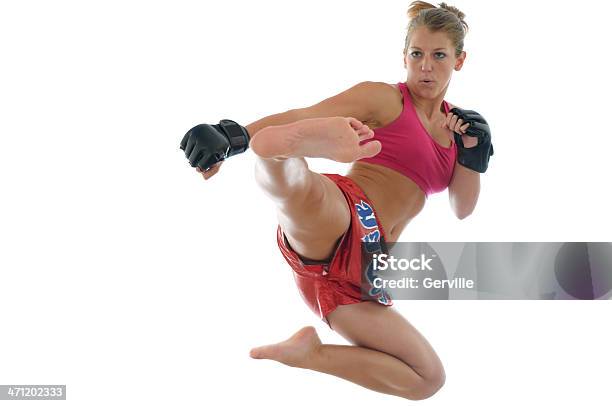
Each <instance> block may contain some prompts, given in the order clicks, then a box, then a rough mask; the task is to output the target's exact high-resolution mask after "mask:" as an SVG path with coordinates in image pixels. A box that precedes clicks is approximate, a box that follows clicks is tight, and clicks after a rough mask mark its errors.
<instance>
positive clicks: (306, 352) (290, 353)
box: [250, 326, 321, 368]
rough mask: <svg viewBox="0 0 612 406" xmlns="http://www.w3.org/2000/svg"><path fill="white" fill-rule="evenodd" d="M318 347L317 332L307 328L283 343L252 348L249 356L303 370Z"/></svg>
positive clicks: (312, 328)
mask: <svg viewBox="0 0 612 406" xmlns="http://www.w3.org/2000/svg"><path fill="white" fill-rule="evenodd" d="M320 346H321V339H320V338H319V336H318V334H317V331H316V330H315V328H314V327H312V326H308V327H304V328H302V329H301V330H299V331H298V332H297V333H295V334H294V335H292V336H291V337H290V338H289V339H287V340H285V341H282V342H280V343H277V344H270V345H264V346H261V347H256V348H253V349H252V350H251V353H250V356H251V358H255V359H272V360H274V361H278V362H282V363H283V364H285V365H289V366H291V367H298V368H304V367H305V366H306V365H307V364H308V361H309V359H310V358H311V357H313V356H315V355H316V353H317V351H318V349H319V347H320Z"/></svg>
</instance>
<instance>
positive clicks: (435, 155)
mask: <svg viewBox="0 0 612 406" xmlns="http://www.w3.org/2000/svg"><path fill="white" fill-rule="evenodd" d="M398 85H399V88H400V90H401V92H402V96H403V104H404V108H403V109H402V114H400V116H399V117H398V118H396V119H395V120H394V121H393V122H391V123H390V124H389V125H386V126H385V127H380V128H377V129H375V130H374V138H373V139H374V140H379V141H380V142H381V143H382V150H381V151H380V152H379V153H378V154H377V155H376V156H374V157H372V158H363V159H360V160H359V161H363V162H368V163H373V164H379V165H382V166H385V167H387V168H391V169H393V170H396V171H397V172H399V173H401V174H403V175H405V176H407V177H408V178H410V179H412V180H413V181H414V183H416V184H417V185H418V186H419V187H420V188H421V189H422V190H423V192H424V193H425V196H426V197H427V196H429V195H430V194H432V193H438V192H441V191H443V190H444V189H446V188H447V187H448V184H449V183H450V181H451V177H452V176H453V170H454V168H455V161H456V160H457V145H456V144H455V142H454V141H451V145H450V146H449V147H443V146H442V145H440V144H438V142H437V141H436V140H435V139H434V138H433V137H432V136H431V135H429V134H428V133H427V131H426V130H425V127H424V126H423V124H422V123H421V120H420V119H419V116H418V115H417V113H416V110H415V108H414V105H413V104H412V99H411V98H410V94H409V91H408V86H406V84H405V83H403V82H400V83H398ZM443 104H444V111H445V112H446V113H448V111H449V106H448V103H447V102H446V101H443Z"/></svg>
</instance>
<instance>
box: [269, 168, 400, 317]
mask: <svg viewBox="0 0 612 406" xmlns="http://www.w3.org/2000/svg"><path fill="white" fill-rule="evenodd" d="M322 175H325V176H327V177H328V178H329V179H331V180H332V181H334V183H336V185H337V186H338V188H340V190H341V191H342V193H343V194H344V197H345V198H346V201H347V202H348V204H349V207H350V210H351V223H350V225H349V228H348V230H347V231H346V233H344V235H343V236H342V238H341V240H340V243H339V244H338V246H337V248H336V251H335V253H334V256H333V257H332V259H331V260H330V261H329V262H328V263H325V262H320V263H315V264H309V263H304V261H303V260H302V259H301V258H300V256H299V255H298V254H297V253H296V252H295V251H294V250H293V249H292V248H291V246H290V245H289V242H288V241H287V239H286V238H285V234H284V233H283V231H282V230H281V227H280V225H279V226H278V229H277V236H276V237H277V238H276V239H277V242H278V247H279V248H280V250H281V253H282V254H283V257H284V258H285V260H286V261H287V263H288V264H289V265H290V266H291V268H292V269H293V276H294V278H295V281H296V283H297V286H298V289H299V291H300V294H301V295H302V298H303V299H304V301H305V302H306V304H308V306H309V307H310V309H311V310H312V311H313V312H315V314H317V315H318V316H319V317H320V318H321V319H322V320H323V321H325V322H326V323H327V324H328V325H329V322H328V321H327V315H328V314H329V313H331V312H332V311H333V310H334V309H336V307H338V306H339V305H346V304H353V303H360V302H364V301H377V302H379V303H381V304H383V305H386V306H391V305H392V304H393V301H392V300H391V298H390V297H389V296H388V294H387V293H386V292H385V291H384V290H381V289H375V288H374V287H373V286H372V278H371V272H368V265H369V270H370V271H371V269H372V268H371V261H372V253H376V252H385V253H388V251H387V247H386V245H385V233H384V231H383V229H382V226H381V225H380V224H379V223H378V221H377V219H376V212H375V211H374V206H373V205H372V204H370V203H369V201H368V198H367V197H366V195H365V193H364V192H363V190H361V188H360V187H359V186H358V185H357V184H356V183H355V182H353V181H352V180H351V179H350V178H347V177H346V176H342V175H338V174H330V173H323V174H322ZM330 327H331V326H330Z"/></svg>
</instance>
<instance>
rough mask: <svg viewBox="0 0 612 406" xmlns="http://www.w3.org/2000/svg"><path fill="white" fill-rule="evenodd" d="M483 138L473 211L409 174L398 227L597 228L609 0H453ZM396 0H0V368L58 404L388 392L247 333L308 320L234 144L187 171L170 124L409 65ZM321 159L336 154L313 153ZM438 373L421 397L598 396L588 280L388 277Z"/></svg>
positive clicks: (179, 129)
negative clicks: (258, 350) (557, 289)
mask: <svg viewBox="0 0 612 406" xmlns="http://www.w3.org/2000/svg"><path fill="white" fill-rule="evenodd" d="M451 4H452V5H455V6H457V7H459V8H460V9H461V10H462V11H463V12H465V13H466V15H467V17H466V21H467V22H468V24H469V25H470V27H471V30H470V32H469V33H468V36H467V38H466V43H465V50H466V52H467V54H468V57H467V60H466V63H465V66H464V69H463V70H462V71H460V72H456V73H455V75H454V76H453V79H452V81H451V85H450V88H449V91H448V93H447V95H446V97H445V98H446V100H448V101H449V102H451V103H454V104H457V105H460V106H462V107H465V108H471V109H475V110H477V111H479V112H481V113H482V114H483V115H484V116H485V117H486V118H487V120H488V121H489V123H490V124H491V128H492V132H493V140H494V145H495V155H494V156H493V158H492V159H491V164H490V169H489V171H488V172H487V173H486V175H484V176H483V177H482V194H481V198H480V201H479V204H478V207H477V208H476V211H475V212H474V214H473V215H472V216H470V217H468V218H467V219H465V220H462V221H460V220H458V219H456V218H455V217H454V216H453V214H452V211H451V209H450V206H449V204H448V195H447V193H446V192H444V193H441V194H439V195H434V196H432V197H431V198H430V199H429V201H428V205H427V206H426V208H425V210H424V211H423V212H422V213H421V214H420V215H419V216H418V217H417V218H416V219H415V220H414V222H413V223H411V224H410V225H409V226H408V227H407V229H406V230H405V232H404V233H403V235H402V237H401V239H402V240H405V241H610V229H611V227H610V226H611V225H612V216H610V212H609V207H610V197H609V175H610V161H611V158H610V156H611V155H610V153H611V147H612V142H611V141H610V129H609V123H608V118H609V114H607V110H608V107H607V102H608V95H609V94H610V90H611V89H610V84H609V76H608V72H609V69H610V46H609V40H607V39H605V38H610V34H611V33H610V23H609V17H610V12H611V11H612V9H611V8H610V6H609V3H607V2H604V1H595V2H590V3H588V4H585V6H584V7H582V6H579V5H576V4H575V3H571V2H551V1H548V2H531V1H513V2H506V3H503V4H501V3H500V4H497V3H496V4H491V3H484V2H475V1H468V0H463V1H461V2H452V3H451ZM408 5H409V2H408V1H406V2H401V1H394V2H391V1H386V2H373V1H355V0H352V1H329V0H328V1H313V0H311V1H308V2H287V1H285V2H282V1H257V2H249V1H224V2H220V1H218V2H214V3H213V2H202V1H193V2H185V1H181V2H179V1H173V2H127V1H105V2H79V1H70V2H69V1H55V2H45V1H20V2H12V3H11V4H10V5H9V4H8V2H3V3H2V5H1V6H0V38H2V40H1V41H0V51H1V54H0V55H1V56H0V58H1V63H0V73H1V75H0V137H1V145H0V188H1V189H0V205H1V211H0V216H1V217H0V220H1V222H0V233H1V234H0V237H1V245H0V384H66V385H68V399H69V400H68V403H70V404H75V405H77V404H78V405H84V404H92V405H98V404H100V405H102V404H111V403H112V404H124V403H125V404H127V403H130V404H145V403H146V404H170V403H171V404H180V405H196V404H198V405H199V404H212V403H213V401H216V402H217V403H221V404H225V403H230V402H231V403H234V402H250V403H254V404H272V405H276V404H289V403H291V404H296V405H311V404H313V403H318V404H320V403H324V404H327V403H329V404H333V403H335V402H337V404H345V403H350V404H352V405H361V404H363V405H365V404H373V403H376V404H378V405H380V404H405V402H406V400H404V399H400V398H394V397H390V396H386V395H381V394H378V393H375V392H371V391H368V390H366V389H362V388H361V387H358V386H356V385H354V384H352V383H350V382H346V381H342V380H340V379H338V378H335V377H332V376H328V375H322V374H318V373H315V372H311V371H306V370H298V369H292V368H289V367H286V366H284V365H281V364H277V363H274V362H272V361H256V360H251V359H250V358H249V357H248V351H249V349H250V348H251V347H252V346H256V345H260V344H265V343H270V342H275V341H279V340H281V339H284V338H286V337H288V336H289V335H291V334H292V333H293V332H294V331H295V330H297V329H298V328H300V327H302V326H304V325H308V324H312V325H315V326H317V329H318V331H319V333H320V335H321V338H322V340H323V341H324V342H326V343H344V341H343V339H342V338H341V337H339V336H337V335H336V334H335V333H334V332H332V331H330V330H329V329H328V328H327V327H326V326H325V325H324V324H323V323H322V322H320V321H318V320H317V318H316V317H315V316H314V314H311V313H310V311H309V310H308V309H307V307H306V306H305V305H304V304H303V303H302V300H301V298H300V297H299V294H298V292H297V289H296V288H295V285H294V282H293V279H292V275H291V272H290V269H289V267H288V265H287V264H286V263H285V261H284V260H283V258H282V257H281V255H280V252H279V251H278V248H277V246H276V241H275V232H276V225H277V222H276V216H275V212H274V206H273V204H272V202H270V201H269V200H268V199H267V198H266V197H265V195H264V194H263V192H262V191H261V190H259V189H258V186H257V185H256V184H255V181H254V175H253V174H254V155H253V153H252V151H248V152H247V153H246V154H243V155H241V156H239V157H235V158H232V159H230V160H229V161H228V162H226V163H225V164H224V165H223V167H222V169H221V171H220V172H219V174H217V175H216V176H215V177H213V178H212V179H211V180H209V181H206V182H205V181H204V180H203V179H202V178H201V176H200V175H198V174H197V173H196V172H195V171H194V170H193V169H192V168H190V167H189V165H188V164H187V161H186V160H185V157H184V155H183V153H182V151H180V150H179V148H178V145H179V142H180V140H181V138H182V136H183V134H184V133H185V131H186V130H187V129H189V128H190V127H192V126H193V125H195V124H198V123H202V122H208V123H213V122H217V121H218V120H220V119H222V118H231V119H234V120H236V121H238V122H240V123H242V124H244V125H246V124H248V123H250V122H252V121H255V120H257V119H259V118H262V117H264V116H266V115H269V114H273V113H278V112H282V111H286V110H288V109H291V108H297V107H304V106H309V105H312V104H314V103H316V102H317V101H320V100H322V99H324V98H327V97H329V96H332V95H334V94H337V93H339V92H341V91H342V90H345V89H347V88H349V87H351V86H353V85H354V84H356V83H358V82H361V81H364V80H372V81H383V82H388V83H397V82H399V81H403V80H405V78H406V71H405V70H404V68H403V64H402V50H403V42H404V35H405V28H406V24H407V18H406V10H407V8H408ZM310 164H311V168H312V169H313V170H316V171H319V172H339V173H346V170H347V169H348V166H347V165H344V164H337V163H334V162H329V161H324V160H312V161H310ZM396 308H397V309H398V310H400V311H401V312H402V313H403V314H404V315H405V316H406V317H407V318H408V319H409V320H410V321H411V322H412V323H413V324H414V325H415V326H416V327H417V328H418V329H419V330H420V331H421V332H422V333H423V334H424V335H425V336H426V337H427V338H428V339H429V341H430V342H431V343H432V345H433V346H434V348H436V350H437V351H438V353H439V355H440V357H441V358H442V360H443V362H444V364H445V366H446V373H447V383H446V386H445V387H444V388H443V389H442V391H440V392H439V393H438V394H436V395H435V396H434V397H433V398H431V399H429V400H428V401H427V402H428V403H430V404H440V405H443V404H444V405H448V404H474V405H485V404H486V405H489V404H496V405H515V404H517V403H519V404H524V403H533V404H553V403H554V404H566V405H570V404H576V403H577V402H580V404H589V405H591V404H602V403H605V402H606V401H609V399H610V391H609V375H610V373H609V371H610V361H611V360H612V350H611V349H610V342H612V328H611V327H610V321H609V320H610V302H608V301H600V302H560V301H557V302H546V301H539V302H538V301H533V302H532V301H508V302H504V301H495V302H484V301H478V302H468V301H466V302H461V301H446V302H434V301H429V302H427V301H423V302H398V303H397V304H396Z"/></svg>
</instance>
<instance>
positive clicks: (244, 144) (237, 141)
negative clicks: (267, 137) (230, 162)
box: [219, 120, 250, 158]
mask: <svg viewBox="0 0 612 406" xmlns="http://www.w3.org/2000/svg"><path fill="white" fill-rule="evenodd" d="M219 126H220V127H221V128H222V129H223V132H224V133H225V135H227V138H228V140H229V143H230V148H229V150H228V152H227V156H226V158H229V157H230V156H232V155H236V154H240V153H242V152H244V151H246V150H247V149H248V148H249V139H250V138H249V133H248V132H247V130H246V128H244V127H242V126H241V125H240V124H238V123H236V122H235V121H232V120H221V121H220V122H219Z"/></svg>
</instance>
